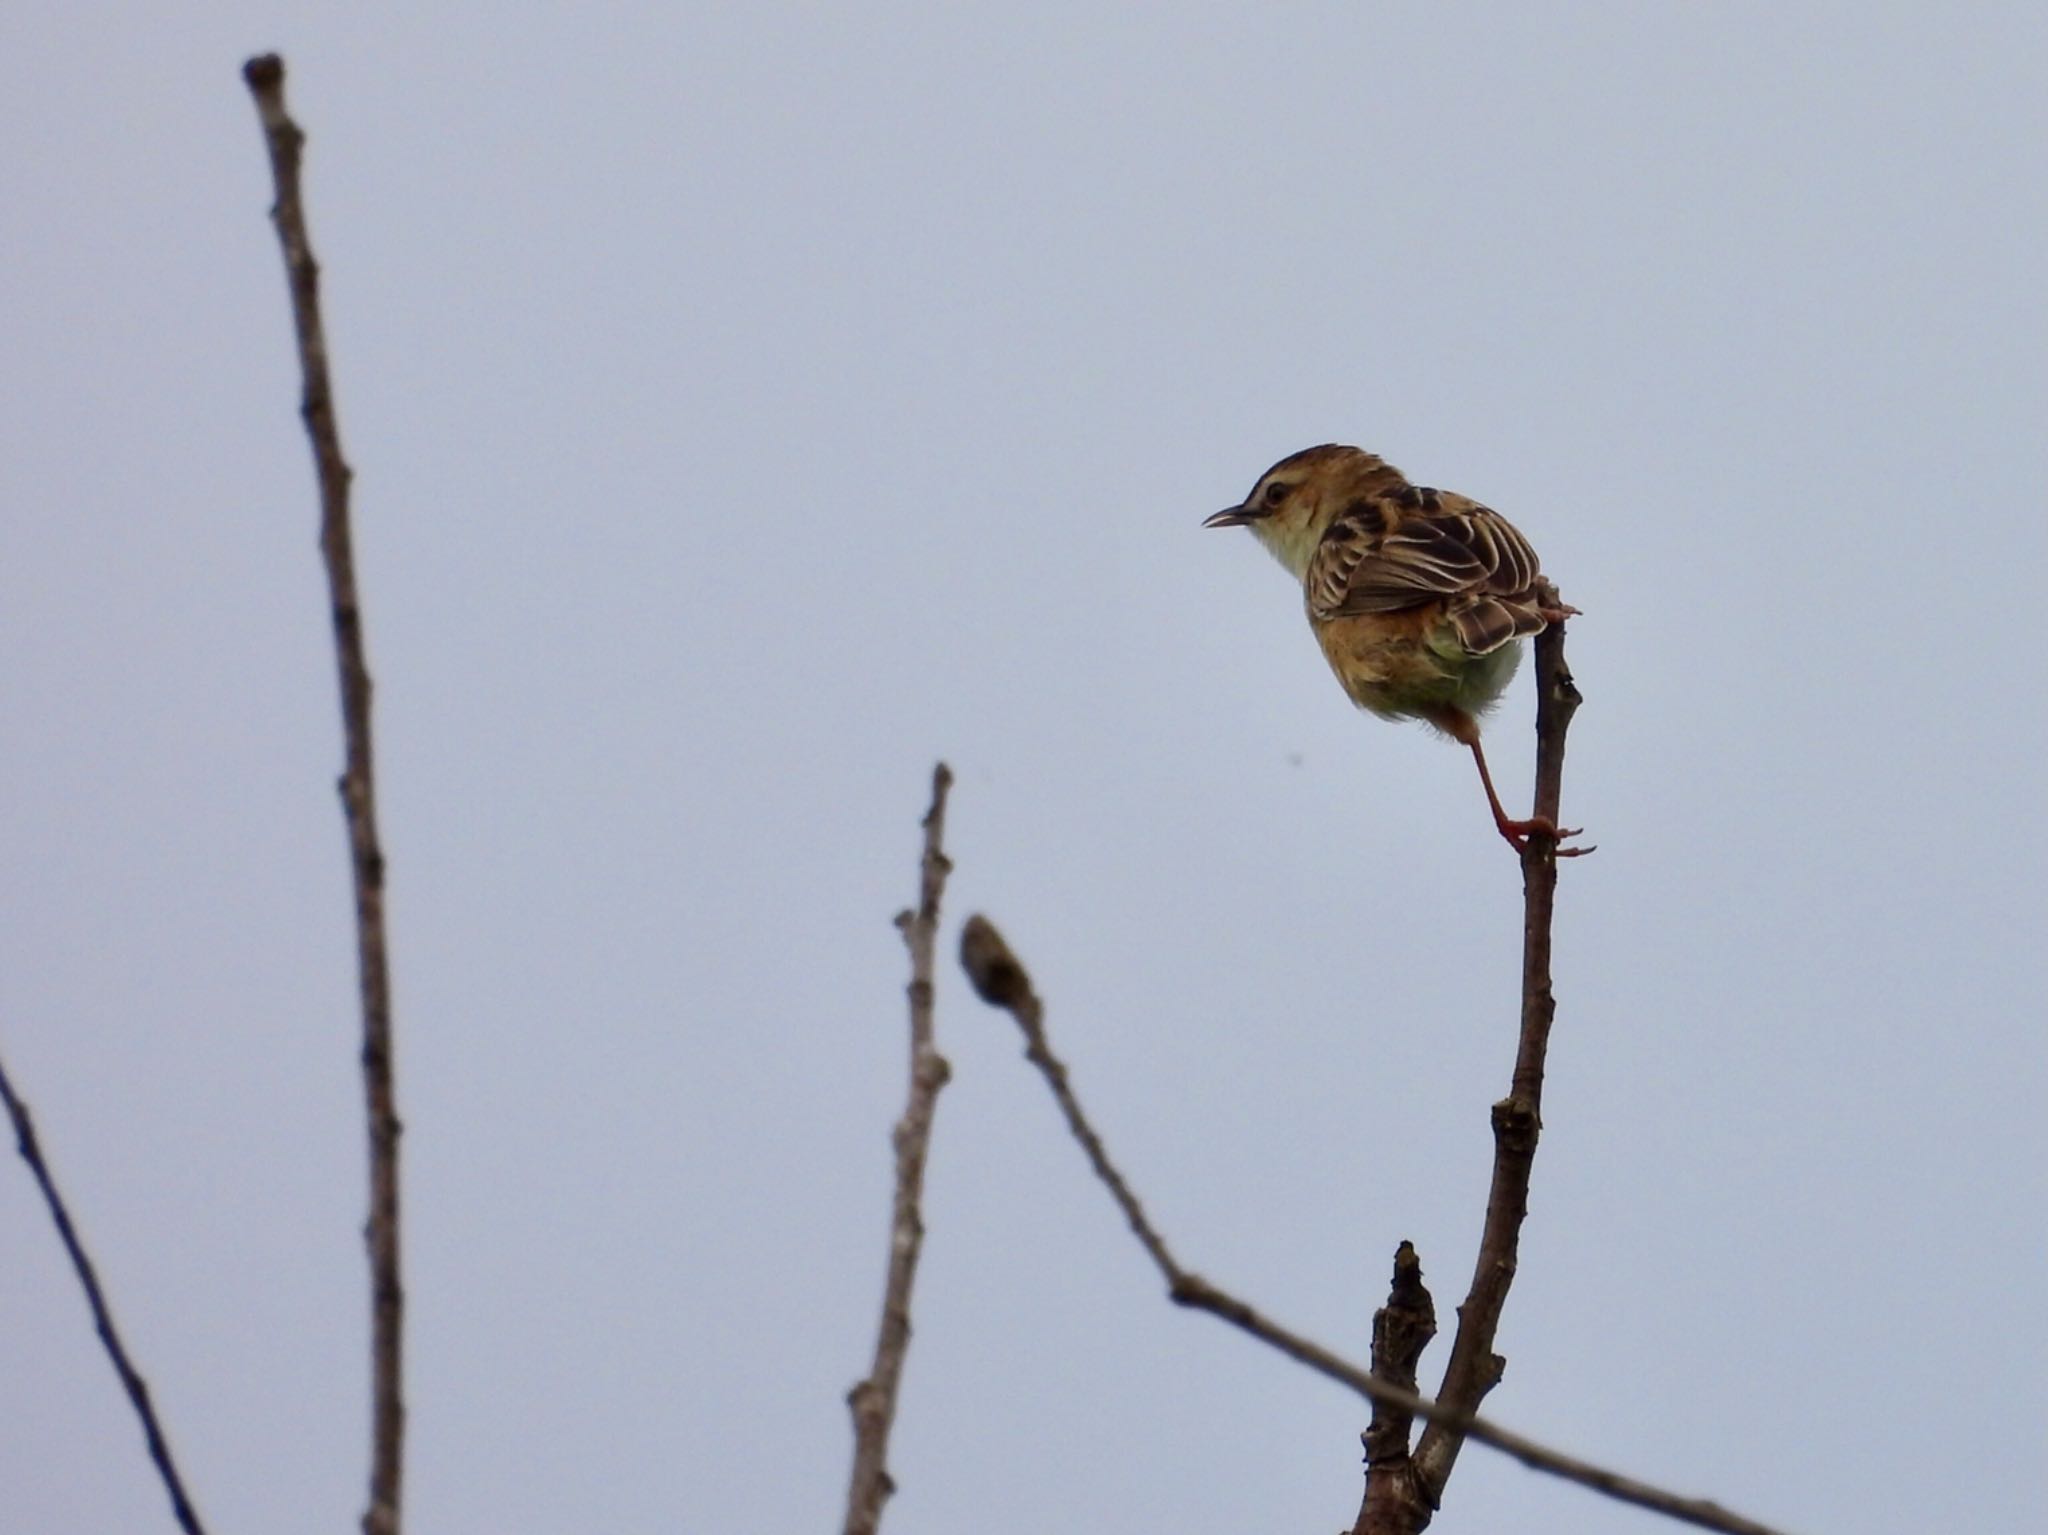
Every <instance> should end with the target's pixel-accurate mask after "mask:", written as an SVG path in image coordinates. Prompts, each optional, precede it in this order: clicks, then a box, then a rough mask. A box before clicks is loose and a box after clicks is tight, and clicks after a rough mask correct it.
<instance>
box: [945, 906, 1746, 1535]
mask: <svg viewBox="0 0 2048 1535" xmlns="http://www.w3.org/2000/svg"><path fill="white" fill-rule="evenodd" d="M960 963H961V967H962V968H963V969H964V970H965V971H966V972H967V977H968V979H969V980H970V981H971V982H973V984H974V989H975V991H976V993H977V994H978V995H979V996H980V997H981V999H982V1000H983V1001H984V1002H987V1003H989V1004H990V1005H991V1006H994V1007H1000V1008H1002V1009H1003V1010H1004V1011H1005V1012H1007V1013H1009V1015H1010V1016H1011V1017H1012V1018H1013V1019H1015V1020H1016V1022H1017V1026H1018V1028H1020V1029H1021V1030H1022V1031H1023V1033H1024V1046H1025V1048H1024V1054H1025V1058H1026V1059H1027V1060H1029V1061H1030V1062H1031V1063H1032V1064H1033V1065H1035V1066H1037V1067H1038V1069H1039V1072H1040V1074H1041V1075H1042V1076H1043V1077H1044V1078H1045V1082H1046V1086H1048V1087H1049V1088H1051V1089H1052V1094H1053V1098H1054V1100H1055V1101H1056V1102H1057V1103H1058V1104H1059V1107H1060V1112H1061V1113H1062V1114H1063V1115H1064V1116H1065V1117H1066V1121H1067V1127H1068V1129H1069V1130H1070V1131H1072V1133H1073V1136H1074V1139H1075V1140H1076V1141H1078V1142H1079V1143H1080V1145H1081V1149H1082V1150H1083V1151H1084V1152H1085V1153H1086V1154H1087V1157H1088V1161H1089V1164H1090V1165H1091V1166H1092V1167H1093V1168H1094V1169H1095V1174H1096V1176H1097V1177H1098V1178H1100V1179H1101V1180H1102V1183H1103V1185H1104V1187H1106V1188H1107V1189H1108V1190H1109V1192H1110V1197H1111V1198H1113V1199H1114V1200H1115V1201H1116V1203H1117V1207H1118V1208H1119V1209H1120V1210H1121V1211H1122V1212H1123V1215H1124V1219H1125V1220H1126V1221H1127V1222H1128V1223H1129V1224H1130V1227H1131V1230H1132V1231H1133V1233H1135V1234H1136V1236H1137V1238H1138V1241H1139V1243H1140V1244H1141V1245H1142V1246H1143V1247H1144V1249H1145V1251H1146V1253H1147V1254H1148V1255H1149V1256H1150V1257H1151V1259H1152V1262H1153V1264H1154V1266H1156V1267H1157V1268H1158V1270H1159V1272H1160V1275H1161V1276H1162V1277H1163V1278H1164V1279H1165V1280H1166V1286H1167V1294H1168V1295H1169V1296H1170V1297H1171V1298H1172V1299H1173V1301H1174V1302H1175V1303H1176V1304H1177V1305H1182V1306H1187V1307H1190V1308H1191V1309H1194V1310H1197V1311H1206V1312H1208V1313H1209V1314H1210V1315H1211V1316H1214V1317H1218V1318H1220V1319H1221V1320H1223V1321H1225V1322H1228V1323H1229V1324H1230V1325H1231V1326H1233V1327H1235V1328H1238V1329H1239V1330H1240V1331H1242V1332H1246V1333H1249V1334H1250V1335H1251V1336H1252V1337H1254V1338H1257V1339H1258V1340H1259V1341H1260V1342H1262V1343H1265V1344H1267V1345H1268V1346H1270V1347H1272V1348H1275V1349H1278V1350H1279V1351H1280V1352H1281V1353H1283V1354H1285V1355H1286V1356H1287V1357H1288V1358H1290V1359H1293V1360H1295V1361H1296V1362H1297V1363H1300V1364H1304V1365H1306V1366H1308V1368H1309V1369H1311V1370H1314V1371H1315V1372H1316V1373H1317V1374H1319V1375H1322V1376H1324V1377H1326V1378H1328V1379H1330V1380H1333V1381H1336V1382H1338V1383H1339V1384H1341V1385H1344V1386H1348V1387H1350V1388H1351V1389H1352V1390H1353V1391H1356V1392H1357V1393H1358V1394H1359V1395H1360V1396H1363V1397H1365V1398H1366V1399H1367V1400H1368V1401H1371V1402H1374V1403H1381V1404H1385V1405H1386V1406H1389V1407H1392V1408H1395V1409H1397V1410H1399V1411H1401V1412H1405V1413H1408V1414H1409V1415H1411V1416H1413V1417H1417V1418H1421V1419H1422V1420H1424V1421H1425V1422H1427V1423H1431V1424H1441V1425H1444V1426H1446V1427H1448V1428H1453V1429H1455V1430H1456V1431H1457V1432H1458V1434H1459V1435H1460V1436H1461V1437H1463V1438H1469V1439H1476V1440H1478V1441H1479V1442H1480V1443H1482V1444H1487V1445H1491V1446H1492V1447H1493V1448H1495V1449H1496V1450H1499V1451H1500V1452H1501V1453H1502V1454H1504V1455H1508V1456H1511V1457H1512V1458H1513V1459H1515V1460H1518V1461H1520V1462H1521V1463H1522V1464H1523V1465H1525V1466H1529V1467H1531V1468H1532V1469H1534V1470H1537V1471H1545V1472H1548V1473H1550V1474H1551V1475H1553V1476H1558V1477H1562V1478H1564V1480H1566V1481H1568V1482H1576V1483H1577V1484H1578V1485H1579V1486H1581V1487H1590V1488H1592V1489H1593V1490H1594V1491H1595V1492H1599V1493H1603V1494H1605V1495H1606V1496H1607V1497H1610V1498H1615V1499H1618V1500H1619V1501H1621V1502H1624V1503H1633V1504H1635V1505H1637V1506H1638V1507H1641V1508H1647V1509H1651V1510H1653V1511H1655V1512H1657V1513H1660V1514H1665V1515H1668V1516H1669V1517H1671V1518H1673V1519H1677V1520H1679V1521H1681V1522H1683V1523H1687V1524H1693V1525H1697V1526H1699V1527H1700V1528H1702V1529H1708V1530H1719V1531H1722V1532H1723V1535H1781V1532H1778V1531H1775V1530H1773V1529H1771V1527H1770V1526H1768V1525H1762V1524H1758V1523H1756V1522H1755V1521H1754V1520H1751V1519H1744V1518H1742V1517H1741V1516H1740V1515H1737V1514H1731V1513H1729V1512H1728V1511H1727V1510H1726V1509H1724V1508H1722V1507H1720V1506H1719V1505H1718V1504H1716V1503H1712V1502H1710V1501H1708V1500H1707V1499H1705V1498H1686V1497H1681V1496H1679V1495H1678V1494H1676V1493H1671V1492H1666V1491H1664V1490H1663V1489H1662V1488H1659V1487H1653V1486H1651V1485H1650V1484H1649V1483H1647V1482H1639V1481H1637V1480H1636V1479H1635V1478H1633V1477H1628V1476H1623V1475H1621V1474H1620V1473H1619V1472H1614V1471H1608V1470H1606V1469H1604V1468H1602V1467H1600V1466H1595V1465H1592V1464H1590V1463H1588V1462H1586V1461H1583V1460H1579V1459H1576V1458H1575V1457H1573V1456H1570V1455H1565V1454H1563V1453H1561V1452H1559V1451H1557V1450H1553V1449H1549V1448H1547V1447H1546V1446H1544V1445H1541V1444H1538V1443H1537V1442H1536V1441H1534V1440H1532V1439H1525V1438H1523V1437H1522V1436H1521V1435H1520V1434H1516V1433H1512V1432H1510V1431H1509V1430H1507V1429H1504V1428H1500V1427H1497V1426H1496V1425H1494V1424H1492V1423H1489V1422H1488V1421H1487V1420H1486V1419H1484V1418H1480V1417H1475V1416H1474V1415H1473V1414H1472V1413H1470V1412H1469V1411H1461V1410H1459V1409H1457V1408H1454V1407H1449V1406H1446V1405H1444V1404H1443V1403H1441V1402H1435V1401H1431V1400H1430V1399H1429V1398H1427V1397H1423V1396H1418V1395H1417V1394H1416V1393H1415V1392H1414V1391H1411V1390H1408V1389H1406V1388H1405V1387H1402V1386H1399V1385H1396V1384H1395V1383H1394V1382H1392V1381H1388V1380H1382V1379H1380V1378H1379V1377H1377V1376H1375V1375H1373V1374H1371V1373H1370V1372H1369V1371H1367V1370H1365V1369H1362V1368H1360V1367H1359V1366H1358V1365H1356V1364H1354V1363H1352V1362H1351V1361H1350V1360H1348V1359H1344V1358H1341V1357H1340V1356H1338V1355H1336V1354H1333V1353H1332V1352H1330V1350H1328V1349H1326V1348H1324V1347H1323V1346H1322V1345H1321V1344H1319V1343H1317V1342H1315V1341H1314V1340H1313V1339H1310V1338H1306V1337H1303V1336H1302V1335H1301V1334H1299V1333H1296V1332H1292V1331H1290V1330H1289V1329H1287V1328H1285V1327H1282V1326H1281V1325H1280V1324H1279V1323H1277V1322H1275V1321H1273V1320H1271V1319H1270V1318H1268V1317H1266V1316H1263V1315H1261V1314H1260V1313H1259V1312H1258V1311H1256V1310H1254V1309H1253V1308H1252V1307H1251V1306H1249V1305H1247V1304H1246V1303H1245V1302H1244V1301H1241V1300H1239V1299H1238V1298H1237V1297H1236V1296H1234V1295H1231V1294H1230V1293H1228V1292H1227V1291H1224V1290H1220V1289H1218V1288H1217V1287H1216V1286H1214V1285H1212V1284H1210V1283H1209V1282H1208V1281H1207V1280H1206V1279H1203V1278H1202V1277H1201V1276H1200V1275H1198V1274H1194V1273H1191V1272H1189V1271H1188V1270H1187V1269H1186V1268H1184V1267H1182V1266H1181V1263H1180V1261H1179V1260H1178V1259H1177V1258H1175V1257H1174V1255H1173V1251H1172V1249H1171V1248H1169V1247H1168V1246H1167V1245H1166V1239H1165V1238H1164V1237H1163V1236H1162V1235H1161V1234H1160V1232H1159V1229H1158V1228H1157V1227H1156V1226H1154V1225H1153V1224H1152V1222H1151V1219H1150V1217H1149V1216H1147V1215H1146V1214H1145V1208H1144V1206H1143V1204H1141V1203H1140V1202H1139V1199H1138V1196H1137V1194H1136V1193H1135V1192H1134V1191H1133V1190H1132V1188H1131V1186H1130V1183H1129V1181H1128V1180H1127V1179H1125V1177H1124V1176H1123V1174H1122V1173H1121V1172H1120V1171H1118V1169H1117V1167H1116V1164H1115V1163H1114V1162H1112V1161H1110V1159H1109V1152H1108V1149H1107V1148H1106V1147H1105V1146H1104V1145H1103V1141H1102V1137H1101V1135H1100V1134H1098V1133H1097V1132H1096V1130H1095V1127H1094V1125H1093V1124H1092V1123H1091V1122H1090V1121H1089V1119H1088V1116H1087V1114H1086V1113H1085V1112H1084V1111H1083V1109H1082V1107H1081V1102H1080V1099H1079V1098H1078V1097H1077V1096H1076V1095H1075V1093H1074V1089H1073V1084H1072V1082H1071V1081H1070V1079H1069V1073H1068V1071H1067V1067H1066V1063H1065V1062H1063V1061H1061V1060H1060V1059H1059V1057H1058V1056H1056V1055H1054V1054H1053V1051H1052V1044H1051V1041H1050V1039H1049V1038H1048V1036H1047V1033H1046V1028H1045V1007H1044V1004H1043V1003H1041V1002H1040V1001H1039V999H1038V994H1037V992H1036V990H1034V988H1033V987H1032V984H1031V977H1030V975H1029V973H1028V972H1026V970H1025V969H1024V966H1023V964H1022V963H1021V962H1020V961H1019V960H1018V959H1017V956H1016V955H1015V954H1014V953H1013V952H1012V951H1011V949H1010V946H1009V944H1008V943H1007V942H1005V941H1004V939H1003V935H1002V934H1001V933H1000V932H998V931H997V930H996V927H995V924H994V923H992V922H990V921H989V920H988V919H987V918H986V917H981V916H974V917H969V918H968V919H967V925H966V927H965V929H964V930H963V931H962V932H961V934H960Z"/></svg>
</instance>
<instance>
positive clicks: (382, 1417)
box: [242, 53, 405, 1535]
mask: <svg viewBox="0 0 2048 1535" xmlns="http://www.w3.org/2000/svg"><path fill="white" fill-rule="evenodd" d="M242 78H243V79H244V80H246V81H247V82H248V85H249V92H250V94H251V95H252V96H254V97H255V99H256V114H257V117H258V119H259V120H260V121H261V123H262V126H263V142H264V145H265V146H266V147H267V148H268V150H269V151H270V171H271V177H272V180H273V181H274V183H275V185H276V191H277V200H276V202H275V203H274V204H273V205H272V207H271V210H270V216H271V220H272V222H273V223H275V224H276V225H277V238H278V243H279V245H280V246H281V247H282V248H283V251H284V270H285V280H286V284H287V286H288V287H289V288H290V290H291V304H292V323H293V327H294V329H295V331H296V333H297V336H298V347H299V372H300V375H301V378H302V380H303V391H302V394H301V396H300V405H299V414H300V415H301V416H302V417H303V418H304V419H305V423H306V435H307V436H308V437H309V438H310V439H311V440H312V445H313V468H314V472H315V474H316V475H317V476H318V479H319V483H320V553H321V555H322V558H323V559H324V561H325V563H326V566H327V587H328V594H329V598H330V606H331V608H332V611H333V618H334V654H335V662H336V666H337V669H338V670H339V673H340V678H341V722H342V735H343V738H344V742H345V748H344V752H345V766H344V768H343V771H342V775H341V784H340V789H341V804H342V813H343V816H344V817H345V819H346V821H347V823H348V842H349V854H350V862H351V865H352V867H353V870H354V874H355V896H356V954H357V960H358V970H359V972H360V977H361V983H362V1011H363V1053H362V1061H363V1103H364V1111H365V1116H366V1118H367V1120H368V1123H369V1139H370V1218H369V1222H368V1224H367V1226H366V1227H365V1229H364V1239H365V1241H366V1242H367V1244H368V1247H369V1255H370V1361H371V1363H370V1377H371V1379H370V1399H371V1425H370V1498H369V1506H368V1507H367V1508H366V1509H365V1510H364V1511H363V1532H364V1535H398V1530H399V1506H400V1497H399V1495H400V1490H401V1483H402V1480H403V1468H404V1453H405V1394H404V1336H405V1291H404V1289H403V1287H402V1286H401V1285H400V1282H399V1262H398V1256H399V1254H398V1136H399V1128H400V1127H399V1122H398V1107H397V1100H396V1096H395V1092H394V1089H393V1086H392V1046H391V969H390V962H389V954H388V950H387V948H386V945H385V939H384V853H383V850H382V848H381V846H380V845H379V843H378V840H377V797H376V780H375V776H374V774H373V772H372V766H371V762H372V759H371V752H370V668H369V663H368V662H367V661H366V660H365V659H364V654H363V617H362V606H361V603H360V602H359V600H358V599H357V596H356V573H355V554H354V551H353V548H352V544H351V538H350V532H349V510H348V496H349V482H350V479H351V478H352V475H351V472H350V470H349V467H348V461H347V460H346V459H344V458H343V457H342V453H341V432H340V429H339V427H338V426H337V424H336V421H335V411H334V386H333V383H332V381H331V379H330V378H329V376H328V371H327V335H326V331H325V330H324V328H323V327H322V325H321V321H320V264H319V263H318V262H317V261H316V260H314V258H313V245H312V240H311V238H310V236H309V235H308V234H307V232H306V210H305V203H304V199H303V196H302V194H301V191H300V186H299V161H300V156H301V153H302V151H303V150H304V148H305V143H306V136H305V134H304V133H302V132H301V131H300V129H299V125H298V124H297V123H295V122H293V121H292V119H291V117H290V116H289V115H288V114H287V113H286V111H285V105H284V60H283V59H281V58H279V57H278V56H277V55H276V54H274V53H270V54H264V55H263V56H262V57H260V58H254V59H251V60H249V62H248V63H247V64H245V65H243V66H242Z"/></svg>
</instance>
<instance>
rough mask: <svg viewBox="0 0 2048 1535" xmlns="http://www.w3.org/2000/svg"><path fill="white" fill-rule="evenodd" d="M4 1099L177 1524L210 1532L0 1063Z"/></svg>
mask: <svg viewBox="0 0 2048 1535" xmlns="http://www.w3.org/2000/svg"><path fill="white" fill-rule="evenodd" d="M0 1100H4V1101H5V1103H6V1105H7V1117H8V1118H9V1119H10V1120H12V1121H13V1123H14V1144H15V1146H16V1148H17V1149H19V1151H20V1152H21V1159H22V1161H24V1162H26V1163H28V1170H29V1171H30V1172H31V1173H33V1174H34V1175H35V1180H36V1187H38V1188H40V1189H41V1190H42V1191H43V1203H44V1204H46V1205H48V1206H49V1207H50V1219H51V1220H52V1221H54V1222H55V1223H56V1226H57V1235H58V1237H59V1238H60V1239H61V1240H62V1241H63V1243H64V1251H65V1252H67V1253H69V1254H70V1255H71V1268H72V1271H73V1272H74V1273H76V1274H77V1275H78V1283H79V1285H80V1286H81V1287H82V1288H83V1289H84V1291H85V1303H86V1305H88V1306H90V1307H91V1308H92V1326H93V1331H94V1332H96V1333H98V1334H99V1335H100V1343H101V1344H102V1345H103V1346H104V1347H105V1349H106V1351H107V1358H109V1359H110V1360H112V1361H113V1364H114V1373H115V1374H116V1375H118V1376H119V1377H120V1378H121V1389H122V1390H124V1391H126V1392H127V1393H128V1400H129V1402H130V1403H131V1404H132V1405H133V1406H134V1408H135V1416H136V1417H138V1418H140V1419H141V1420H142V1437H143V1438H144V1439H145V1440H146V1441H147V1442H148V1444H149V1458H150V1459H151V1460H152V1461H154V1462H155V1463H156V1474H157V1475H158V1477H160V1478H161V1479H162V1481H163V1484H164V1491H165V1492H167V1493H169V1494H170V1495H171V1513H172V1515H173V1516H174V1517H175V1518H176V1519H177V1521H178V1528H179V1529H181V1530H183V1531H185V1535H206V1531H205V1527H204V1526H202V1525H201V1524H200V1522H199V1515H198V1513H197V1511H196V1510H194V1509H193V1507H192V1500H191V1498H190V1497H188V1496H187V1495H186V1493H185V1482H184V1479H183V1478H182V1477H180V1476H179V1475H178V1465H177V1462H176V1461H175V1460H173V1459H172V1458H171V1443H170V1440H169V1439H168V1438H167V1437H166V1436H165V1434H164V1427H163V1424H161V1423H159V1422H158V1421H157V1416H156V1408H155V1407H154V1406H152V1405H151V1403H150V1399H149V1383H148V1382H147V1381H145V1380H144V1379H143V1378H142V1372H141V1371H139V1370H137V1369H136V1368H135V1365H134V1363H133V1361H131V1360H130V1359H129V1357H128V1349H127V1346H126V1345H125V1344H123V1343H122V1341H121V1332H120V1329H119V1328H117V1327H115V1325H114V1313H113V1312H112V1311H111V1310H109V1309H108V1306H107V1297H106V1295H105V1293H104V1292H102V1291H101V1289H100V1276H99V1273H98V1271H97V1270H96V1269H94V1267H93V1263H92V1259H91V1258H90V1257H89V1256H88V1255H87V1253H86V1250H85V1243H84V1242H83V1241H82V1240H80V1238H79V1235H78V1228H77V1227H76V1226H74V1225H73V1224H72V1222H71V1211H70V1209H69V1208H68V1207H66V1205H65V1203H64V1196H63V1195H62V1194H61V1193H59V1192H58V1191H57V1179H56V1175H55V1174H53V1173H52V1172H51V1171H50V1164H49V1163H48V1162H46V1161H45V1160H44V1159H43V1148H42V1146H41V1144H40V1143H39V1142H38V1141H37V1140H36V1127H35V1121H34V1120H33V1119H31V1118H30V1116H29V1112H28V1105H27V1104H26V1103H24V1102H22V1101H21V1098H20V1097H19V1095H17V1094H16V1093H15V1091H14V1084H13V1082H11V1081H9V1080H8V1076H7V1066H6V1063H5V1062H0Z"/></svg>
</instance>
